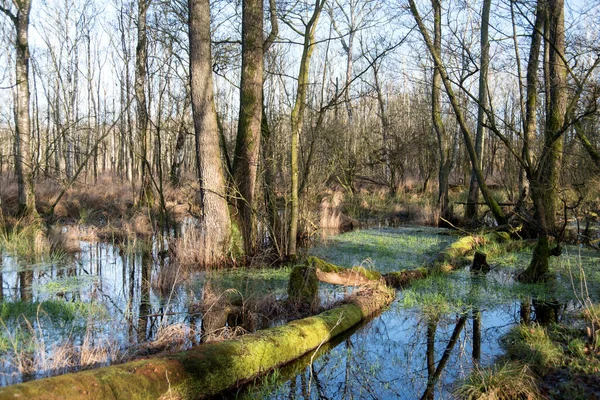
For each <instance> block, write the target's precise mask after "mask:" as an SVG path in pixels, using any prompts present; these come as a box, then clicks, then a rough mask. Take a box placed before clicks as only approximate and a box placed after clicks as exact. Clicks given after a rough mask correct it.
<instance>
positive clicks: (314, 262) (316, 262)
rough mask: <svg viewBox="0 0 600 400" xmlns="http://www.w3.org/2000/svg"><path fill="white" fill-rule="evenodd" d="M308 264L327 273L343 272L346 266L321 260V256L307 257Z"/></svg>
mask: <svg viewBox="0 0 600 400" xmlns="http://www.w3.org/2000/svg"><path fill="white" fill-rule="evenodd" d="M306 265H308V266H311V267H313V268H315V269H319V270H321V271H322V272H327V273H338V272H343V271H344V270H345V269H346V268H343V267H338V266H337V265H334V264H331V263H328V262H327V261H324V260H321V259H320V258H319V257H314V256H309V257H308V258H307V259H306Z"/></svg>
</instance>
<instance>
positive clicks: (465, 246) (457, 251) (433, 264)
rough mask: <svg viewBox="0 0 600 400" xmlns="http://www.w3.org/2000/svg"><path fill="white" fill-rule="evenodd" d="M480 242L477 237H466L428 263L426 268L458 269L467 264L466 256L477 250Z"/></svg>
mask: <svg viewBox="0 0 600 400" xmlns="http://www.w3.org/2000/svg"><path fill="white" fill-rule="evenodd" d="M480 240H481V239H479V238H477V237H475V236H464V237H462V238H460V239H458V240H457V241H455V242H454V243H452V244H451V245H450V246H448V247H446V248H445V249H444V250H442V251H441V252H439V253H438V254H437V256H435V257H434V258H432V259H430V260H429V261H427V262H426V263H425V267H426V268H429V269H438V270H440V269H441V270H446V269H449V268H447V266H451V267H454V268H456V267H458V266H460V264H462V263H464V262H465V256H466V255H467V254H469V253H470V252H471V251H473V249H475V247H476V246H477V244H478V243H479V241H480ZM444 267H445V268H444Z"/></svg>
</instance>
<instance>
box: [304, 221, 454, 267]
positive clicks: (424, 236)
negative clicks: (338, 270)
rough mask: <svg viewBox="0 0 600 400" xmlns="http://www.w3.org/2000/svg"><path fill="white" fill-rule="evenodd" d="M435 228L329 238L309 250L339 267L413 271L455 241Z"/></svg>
mask: <svg viewBox="0 0 600 400" xmlns="http://www.w3.org/2000/svg"><path fill="white" fill-rule="evenodd" d="M440 232H443V231H441V230H439V229H434V228H408V227H407V228H395V229H393V228H390V229H378V230H375V229H371V230H359V231H353V232H349V233H345V234H343V235H338V236H334V237H331V238H329V239H328V240H326V241H325V242H324V243H322V244H320V245H317V246H315V247H313V248H312V249H310V250H309V253H310V254H311V255H315V256H317V257H319V258H322V259H324V260H326V261H328V262H331V263H333V264H336V265H340V266H342V267H346V268H350V267H353V266H358V265H363V266H365V265H366V266H369V267H371V269H374V270H376V271H378V272H381V273H386V272H391V271H400V270H402V269H415V268H418V267H420V266H421V265H422V264H423V263H424V262H425V261H426V260H427V259H428V258H430V257H432V256H433V255H435V254H437V253H438V252H439V251H441V250H442V249H443V248H444V247H446V246H447V245H448V244H450V243H452V242H453V241H454V240H455V238H454V237H452V236H448V235H440V234H439V233H440Z"/></svg>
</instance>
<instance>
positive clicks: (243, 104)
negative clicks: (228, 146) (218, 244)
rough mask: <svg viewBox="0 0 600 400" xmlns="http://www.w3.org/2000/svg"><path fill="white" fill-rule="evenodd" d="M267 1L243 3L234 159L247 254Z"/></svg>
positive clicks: (251, 234)
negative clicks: (237, 119)
mask: <svg viewBox="0 0 600 400" xmlns="http://www.w3.org/2000/svg"><path fill="white" fill-rule="evenodd" d="M263 40H264V39H263V1H262V0H247V1H244V2H243V3H242V76H241V85H240V86H241V87H240V113H239V121H238V132H237V140H236V145H235V155H234V160H233V180H234V184H235V187H236V189H237V193H236V194H235V195H236V196H235V197H236V206H237V210H238V213H239V218H238V221H239V222H240V224H241V230H242V234H243V237H244V250H245V252H246V255H252V253H253V252H254V245H255V242H256V240H255V238H254V234H255V233H254V222H253V220H254V218H253V208H254V192H255V189H256V172H257V167H258V157H259V150H260V139H261V121H262V102H263V96H262V90H263Z"/></svg>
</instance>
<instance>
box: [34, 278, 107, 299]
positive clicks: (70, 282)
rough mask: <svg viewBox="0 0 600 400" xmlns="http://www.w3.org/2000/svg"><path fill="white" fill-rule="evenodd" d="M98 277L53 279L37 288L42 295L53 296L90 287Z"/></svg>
mask: <svg viewBox="0 0 600 400" xmlns="http://www.w3.org/2000/svg"><path fill="white" fill-rule="evenodd" d="M97 280H98V277H95V276H92V275H81V276H67V277H64V278H57V279H53V280H51V281H50V282H46V283H44V284H41V285H39V286H38V287H37V290H39V292H40V293H42V294H50V295H55V294H58V293H69V292H75V291H77V290H80V289H83V288H86V287H90V286H91V285H92V284H93V283H94V282H95V281H97Z"/></svg>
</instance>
